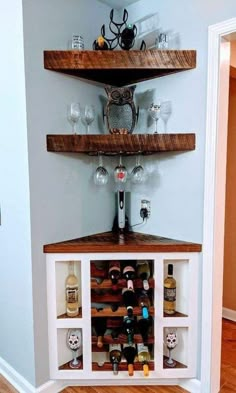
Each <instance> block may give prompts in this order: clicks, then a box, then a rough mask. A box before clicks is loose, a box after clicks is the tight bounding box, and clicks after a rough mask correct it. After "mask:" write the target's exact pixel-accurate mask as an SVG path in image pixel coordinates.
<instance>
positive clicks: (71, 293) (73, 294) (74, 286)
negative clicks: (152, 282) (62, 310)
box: [66, 261, 79, 317]
mask: <svg viewBox="0 0 236 393" xmlns="http://www.w3.org/2000/svg"><path fill="white" fill-rule="evenodd" d="M66 314H67V316H68V317H76V316H77V315H78V314H79V285H78V278H77V277H76V275H75V272H74V261H70V262H69V274H68V276H67V278H66Z"/></svg>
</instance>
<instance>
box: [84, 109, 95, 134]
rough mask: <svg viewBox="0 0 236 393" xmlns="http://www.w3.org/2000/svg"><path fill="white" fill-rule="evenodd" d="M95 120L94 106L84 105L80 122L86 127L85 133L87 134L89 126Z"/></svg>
mask: <svg viewBox="0 0 236 393" xmlns="http://www.w3.org/2000/svg"><path fill="white" fill-rule="evenodd" d="M94 119H95V108H94V105H85V107H84V108H83V111H82V121H83V123H84V124H85V125H86V128H87V130H86V133H87V134H89V130H90V124H91V123H92V122H93V121H94Z"/></svg>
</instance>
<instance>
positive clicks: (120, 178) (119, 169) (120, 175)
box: [114, 156, 128, 183]
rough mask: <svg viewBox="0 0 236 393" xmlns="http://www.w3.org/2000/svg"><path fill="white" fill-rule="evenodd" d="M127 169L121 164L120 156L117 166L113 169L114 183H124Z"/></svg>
mask: <svg viewBox="0 0 236 393" xmlns="http://www.w3.org/2000/svg"><path fill="white" fill-rule="evenodd" d="M127 176H128V173H127V169H126V167H125V166H124V165H123V164H122V156H120V162H119V165H117V166H116V167H115V169H114V180H115V182H116V183H125V182H126V180H127Z"/></svg>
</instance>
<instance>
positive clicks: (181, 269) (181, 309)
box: [163, 259, 191, 318]
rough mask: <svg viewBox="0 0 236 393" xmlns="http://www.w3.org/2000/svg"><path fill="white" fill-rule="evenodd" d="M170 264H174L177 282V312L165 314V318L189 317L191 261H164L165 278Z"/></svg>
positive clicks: (174, 274)
mask: <svg viewBox="0 0 236 393" xmlns="http://www.w3.org/2000/svg"><path fill="white" fill-rule="evenodd" d="M168 264H173V269H174V272H173V276H174V278H175V280H176V312H175V313H174V314H167V313H165V312H163V316H164V317H165V318H177V317H188V313H189V307H190V305H189V291H190V288H189V269H190V268H191V266H190V265H191V264H189V260H187V259H186V260H171V259H168V260H164V264H163V269H164V273H163V274H164V277H166V276H167V271H168Z"/></svg>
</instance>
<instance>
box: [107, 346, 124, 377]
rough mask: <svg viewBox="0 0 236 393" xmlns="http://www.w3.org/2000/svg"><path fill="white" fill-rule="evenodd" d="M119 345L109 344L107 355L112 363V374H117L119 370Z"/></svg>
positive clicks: (120, 353)
mask: <svg viewBox="0 0 236 393" xmlns="http://www.w3.org/2000/svg"><path fill="white" fill-rule="evenodd" d="M121 355H122V352H121V345H120V344H109V357H110V362H111V364H112V370H113V374H115V375H117V374H118V371H119V363H120V361H121Z"/></svg>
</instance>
